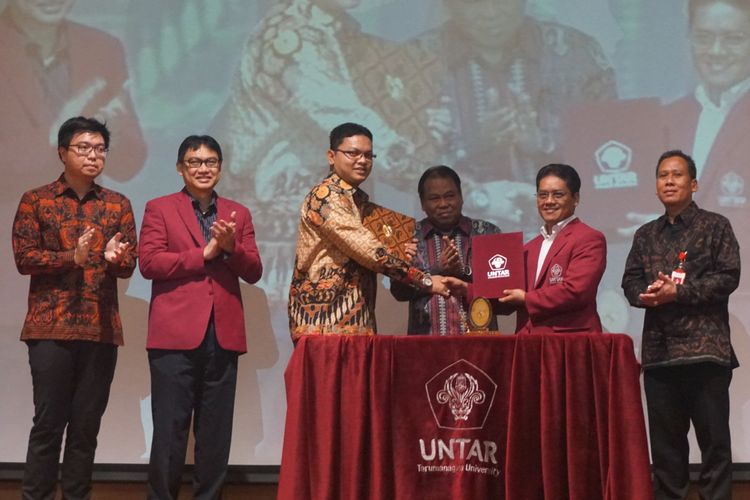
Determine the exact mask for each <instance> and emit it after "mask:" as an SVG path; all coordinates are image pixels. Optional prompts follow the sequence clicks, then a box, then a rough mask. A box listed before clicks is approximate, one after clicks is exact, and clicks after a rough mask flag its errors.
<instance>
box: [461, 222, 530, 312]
mask: <svg viewBox="0 0 750 500" xmlns="http://www.w3.org/2000/svg"><path fill="white" fill-rule="evenodd" d="M471 252H472V255H471V268H472V276H473V279H474V296H476V297H485V298H488V299H495V298H498V297H502V295H503V290H507V289H510V288H522V289H524V290H525V289H526V265H525V262H524V256H523V233H520V232H518V233H498V234H484V235H481V236H474V237H473V238H472V239H471Z"/></svg>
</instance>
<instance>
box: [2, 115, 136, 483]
mask: <svg viewBox="0 0 750 500" xmlns="http://www.w3.org/2000/svg"><path fill="white" fill-rule="evenodd" d="M57 141H58V148H57V154H58V156H59V157H60V160H61V161H62V163H63V166H64V172H63V174H62V175H61V176H60V178H59V179H57V180H56V181H55V182H53V183H51V184H47V185H46V186H42V187H39V188H36V189H33V190H31V191H27V192H26V193H25V194H24V195H23V197H22V198H21V203H20V204H19V206H18V211H17V212H16V217H15V220H14V222H13V252H14V256H15V261H16V266H17V267H18V270H19V272H20V273H21V274H29V275H31V286H30V288H29V310H28V313H27V315H26V320H25V322H24V325H23V330H22V332H21V340H23V341H25V342H26V343H27V345H28V350H29V365H30V366H31V378H32V383H33V387H34V423H33V426H32V428H31V434H30V436H29V445H28V451H27V455H26V469H25V471H24V478H23V486H22V488H23V498H53V497H54V495H55V483H56V481H57V474H58V462H59V460H60V449H61V443H62V437H63V433H65V435H66V440H65V453H64V455H63V465H62V481H61V483H62V490H63V497H64V498H88V496H89V495H90V493H91V469H92V465H93V462H94V452H95V450H96V438H97V434H98V432H99V424H100V422H101V418H102V415H103V414H104V410H105V408H106V406H107V400H108V398H109V387H110V384H111V382H112V377H113V375H114V371H115V362H116V360H117V346H119V345H122V324H121V322H120V316H119V312H118V305H117V278H128V277H130V275H131V274H133V269H134V268H135V252H134V251H133V248H134V247H135V245H136V232H135V222H134V219H133V211H132V209H131V207H130V202H129V201H128V199H127V198H126V197H124V196H123V195H121V194H119V193H116V192H114V191H110V190H109V189H105V188H103V187H101V186H99V185H98V184H96V183H95V182H94V180H95V179H96V178H97V177H98V176H99V175H100V174H101V173H102V170H103V169H104V163H105V159H106V156H107V149H108V147H109V130H107V128H106V127H105V126H104V125H103V124H102V123H100V122H98V121H96V120H94V119H91V118H83V117H76V118H71V119H69V120H67V121H66V122H65V123H63V125H62V126H61V127H60V130H59V133H58V139H57Z"/></svg>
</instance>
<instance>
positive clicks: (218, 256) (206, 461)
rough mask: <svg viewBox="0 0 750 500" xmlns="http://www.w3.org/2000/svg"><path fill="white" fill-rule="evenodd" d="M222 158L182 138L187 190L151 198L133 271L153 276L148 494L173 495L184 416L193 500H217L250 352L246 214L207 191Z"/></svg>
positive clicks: (197, 139)
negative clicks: (241, 371) (191, 442)
mask: <svg viewBox="0 0 750 500" xmlns="http://www.w3.org/2000/svg"><path fill="white" fill-rule="evenodd" d="M221 161H222V154H221V147H220V146H219V144H218V143H217V142H216V140H215V139H214V138H212V137H210V136H190V137H188V138H186V139H185V140H184V141H183V142H182V144H181V145H180V149H179V152H178V155H177V172H178V174H179V175H180V176H181V177H182V178H183V180H184V182H185V187H184V189H182V190H181V191H179V192H177V193H174V194H171V195H167V196H163V197H161V198H157V199H155V200H152V201H150V202H148V204H147V205H146V212H145V214H144V216H143V225H142V227H141V238H142V239H141V244H140V255H141V260H140V270H141V274H143V276H144V277H145V278H147V279H151V280H153V284H152V292H151V309H150V312H149V320H148V341H147V345H146V347H147V348H148V358H149V365H150V367H151V411H152V414H153V420H154V434H153V440H152V444H151V460H150V463H149V481H148V482H149V485H148V498H157V499H160V500H163V499H176V498H177V495H178V491H179V488H180V481H181V476H182V467H183V465H184V460H185V452H186V450H187V440H188V430H189V426H190V420H191V417H192V418H193V422H194V423H193V433H194V435H195V474H194V480H193V490H194V491H193V494H194V498H196V499H209V498H218V497H219V496H220V493H221V487H222V484H223V482H224V477H225V475H226V469H227V464H228V461H229V447H230V441H231V435H232V417H233V413H234V396H235V387H236V381H237V357H238V355H239V354H241V353H244V352H245V351H246V350H247V346H246V341H245V320H244V316H243V311H242V299H241V296H240V283H239V279H240V278H242V279H243V280H245V281H247V282H248V283H255V282H256V281H258V280H259V279H260V276H261V273H262V265H261V262H260V255H259V254H258V249H257V247H256V244H255V231H254V230H253V223H252V218H251V216H250V212H249V211H248V209H247V208H245V207H244V206H242V205H240V204H239V203H236V202H234V201H231V200H228V199H226V198H222V197H220V196H218V195H217V194H216V192H215V191H214V188H215V186H216V184H217V183H218V182H219V178H220V175H221Z"/></svg>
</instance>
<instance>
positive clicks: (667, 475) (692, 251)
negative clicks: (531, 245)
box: [622, 150, 740, 500]
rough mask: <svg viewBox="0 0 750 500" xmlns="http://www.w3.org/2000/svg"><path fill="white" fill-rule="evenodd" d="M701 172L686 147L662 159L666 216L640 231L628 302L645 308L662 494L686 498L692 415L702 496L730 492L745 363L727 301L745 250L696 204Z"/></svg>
mask: <svg viewBox="0 0 750 500" xmlns="http://www.w3.org/2000/svg"><path fill="white" fill-rule="evenodd" d="M696 174H697V169H696V166H695V163H694V162H693V159H692V158H691V157H690V156H688V155H686V154H684V153H683V152H681V151H676V150H675V151H667V152H666V153H664V154H663V155H662V156H661V158H660V159H659V162H658V164H657V169H656V194H657V196H658V197H659V201H661V202H662V204H663V205H664V209H665V213H664V215H662V216H661V217H659V218H658V219H656V220H655V221H651V222H649V223H647V224H645V225H643V226H641V227H640V229H638V231H637V232H636V233H635V237H634V238H633V247H632V248H631V250H630V254H629V255H628V259H627V262H626V264H625V273H624V275H623V277H622V288H623V290H624V292H625V296H626V297H627V299H628V301H629V302H630V304H631V305H632V306H634V307H642V308H645V309H646V315H645V318H644V321H643V345H642V348H641V356H642V364H643V385H644V389H645V392H646V406H647V408H648V423H649V434H650V436H649V437H650V442H651V457H652V460H653V479H654V497H655V498H656V499H659V500H660V499H667V498H685V497H686V496H687V493H688V488H689V486H690V483H689V479H690V478H689V474H688V465H689V458H690V457H689V447H688V431H689V430H690V424H691V422H692V424H693V428H694V429H695V435H696V437H697V439H698V444H699V446H700V449H701V456H702V465H701V471H700V476H699V479H698V484H699V487H700V495H701V498H731V496H732V446H731V436H730V431H729V383H730V381H731V380H732V369H733V368H735V367H737V366H738V363H737V358H736V357H735V355H734V351H733V350H732V343H731V340H730V331H729V311H728V304H729V295H730V294H731V293H732V292H734V290H735V289H736V288H737V286H738V284H739V282H740V251H739V245H738V244H737V239H736V238H735V236H734V232H733V231H732V226H731V224H730V223H729V220H728V219H727V218H726V217H724V216H723V215H719V214H717V213H715V212H709V211H708V210H703V209H700V208H698V205H696V204H695V202H694V201H693V193H695V192H696V191H697V190H698V180H697V178H696ZM678 267H679V268H680V269H676V268H678ZM673 269H675V271H674V272H672V270H673Z"/></svg>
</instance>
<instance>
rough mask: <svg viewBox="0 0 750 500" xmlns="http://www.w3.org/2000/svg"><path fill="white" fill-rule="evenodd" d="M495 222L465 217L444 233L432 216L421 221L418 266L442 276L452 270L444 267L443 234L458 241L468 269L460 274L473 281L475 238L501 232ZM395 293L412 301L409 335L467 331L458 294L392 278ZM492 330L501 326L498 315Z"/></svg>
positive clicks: (418, 225)
mask: <svg viewBox="0 0 750 500" xmlns="http://www.w3.org/2000/svg"><path fill="white" fill-rule="evenodd" d="M499 232H500V229H499V228H498V227H497V226H495V225H494V224H492V223H490V222H487V221H484V220H479V219H470V218H468V217H461V220H460V221H459V223H458V225H457V226H456V227H455V228H453V230H451V231H449V232H447V233H441V231H440V230H439V229H437V228H436V227H435V226H434V225H432V223H431V222H430V221H429V220H428V219H422V220H421V221H419V222H417V226H416V228H415V235H416V238H417V255H416V257H415V261H414V265H415V267H417V268H419V269H421V270H423V271H428V272H429V273H430V274H439V275H442V276H445V275H448V273H447V272H446V271H445V270H444V269H442V268H441V267H440V255H441V253H442V251H443V248H442V247H443V241H442V237H443V234H445V235H446V236H448V237H449V238H450V239H451V240H452V241H453V242H454V244H455V245H456V248H457V249H458V252H459V255H460V256H461V263H462V264H463V265H464V273H463V274H462V275H460V276H457V278H459V279H462V280H464V281H467V282H471V281H472V279H471V272H470V271H469V270H470V269H471V267H470V264H471V238H472V237H474V236H479V235H483V234H495V233H499ZM391 295H393V297H394V298H395V299H396V300H408V301H409V327H408V328H409V329H408V333H409V335H458V334H463V333H466V327H467V317H466V309H465V307H464V305H463V303H462V300H461V299H460V298H457V297H443V296H442V295H433V294H429V293H425V292H422V291H420V290H417V289H415V288H414V287H410V286H406V285H404V284H402V283H399V282H397V281H391ZM489 329H490V330H497V318H496V317H494V316H493V318H492V321H491V322H490V325H489Z"/></svg>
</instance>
